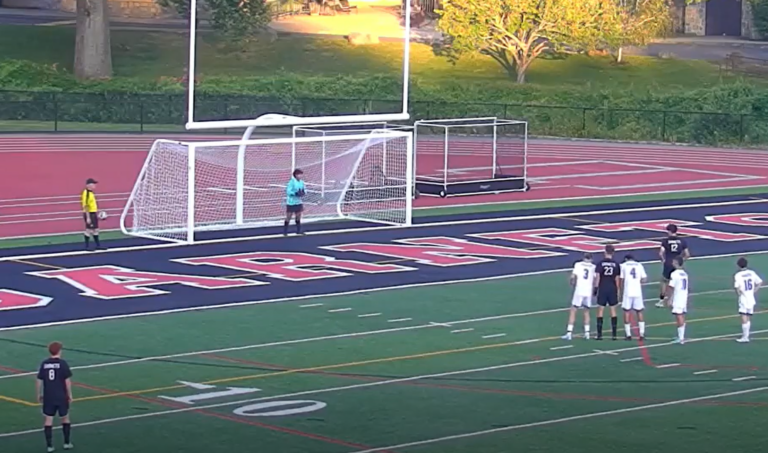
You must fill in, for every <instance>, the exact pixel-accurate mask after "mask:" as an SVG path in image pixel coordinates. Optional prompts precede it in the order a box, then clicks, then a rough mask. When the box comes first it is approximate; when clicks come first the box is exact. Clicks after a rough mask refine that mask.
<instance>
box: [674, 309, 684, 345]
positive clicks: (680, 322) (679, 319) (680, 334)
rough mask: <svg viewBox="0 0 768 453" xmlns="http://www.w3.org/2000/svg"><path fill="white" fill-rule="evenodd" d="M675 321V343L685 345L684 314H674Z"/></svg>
mask: <svg viewBox="0 0 768 453" xmlns="http://www.w3.org/2000/svg"><path fill="white" fill-rule="evenodd" d="M675 321H676V323H677V338H676V339H675V341H677V342H678V343H680V344H683V343H685V314H675Z"/></svg>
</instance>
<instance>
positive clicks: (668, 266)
mask: <svg viewBox="0 0 768 453" xmlns="http://www.w3.org/2000/svg"><path fill="white" fill-rule="evenodd" d="M677 257H680V258H682V259H683V260H687V259H688V258H690V257H691V252H690V250H689V249H688V243H687V242H685V239H682V238H680V237H678V236H677V225H675V224H674V223H670V224H669V225H667V237H666V238H664V240H662V241H661V248H660V249H659V258H660V259H661V262H662V266H663V268H662V269H663V270H662V272H661V281H660V283H659V286H660V288H659V301H658V302H657V303H656V307H658V308H663V307H664V306H665V305H666V304H665V303H664V300H665V299H666V296H667V288H668V286H669V280H670V279H671V278H672V272H674V271H675V266H674V264H673V261H674V259H675V258H677Z"/></svg>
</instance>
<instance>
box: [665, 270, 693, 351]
mask: <svg viewBox="0 0 768 453" xmlns="http://www.w3.org/2000/svg"><path fill="white" fill-rule="evenodd" d="M672 266H673V267H674V268H675V270H674V271H672V274H670V278H669V289H668V291H669V294H667V297H668V298H669V300H671V301H672V302H671V303H672V314H673V315H674V316H675V321H676V323H677V338H675V341H676V342H677V343H680V344H684V343H685V314H686V313H687V312H688V287H689V286H690V280H689V279H688V273H687V272H686V271H685V269H683V257H682V256H676V257H675V259H673V260H672Z"/></svg>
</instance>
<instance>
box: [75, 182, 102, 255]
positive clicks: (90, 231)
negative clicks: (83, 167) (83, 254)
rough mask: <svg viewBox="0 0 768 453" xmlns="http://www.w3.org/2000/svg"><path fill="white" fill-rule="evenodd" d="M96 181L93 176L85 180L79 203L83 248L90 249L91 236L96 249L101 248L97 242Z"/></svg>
mask: <svg viewBox="0 0 768 453" xmlns="http://www.w3.org/2000/svg"><path fill="white" fill-rule="evenodd" d="M96 184H98V181H96V180H95V179H93V178H88V180H87V181H86V182H85V189H84V190H83V193H82V194H81V195H80V203H81V205H82V207H83V219H84V220H85V249H86V250H92V249H91V238H93V242H94V244H95V245H96V249H99V250H101V243H100V242H99V205H98V203H97V202H96V194H95V193H94V190H96Z"/></svg>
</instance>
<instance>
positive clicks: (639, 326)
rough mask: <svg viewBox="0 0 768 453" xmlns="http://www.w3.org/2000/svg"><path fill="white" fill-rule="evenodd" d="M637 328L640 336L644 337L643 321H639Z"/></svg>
mask: <svg viewBox="0 0 768 453" xmlns="http://www.w3.org/2000/svg"><path fill="white" fill-rule="evenodd" d="M637 327H638V329H640V336H641V337H644V336H645V321H639V322H638V323H637Z"/></svg>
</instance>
